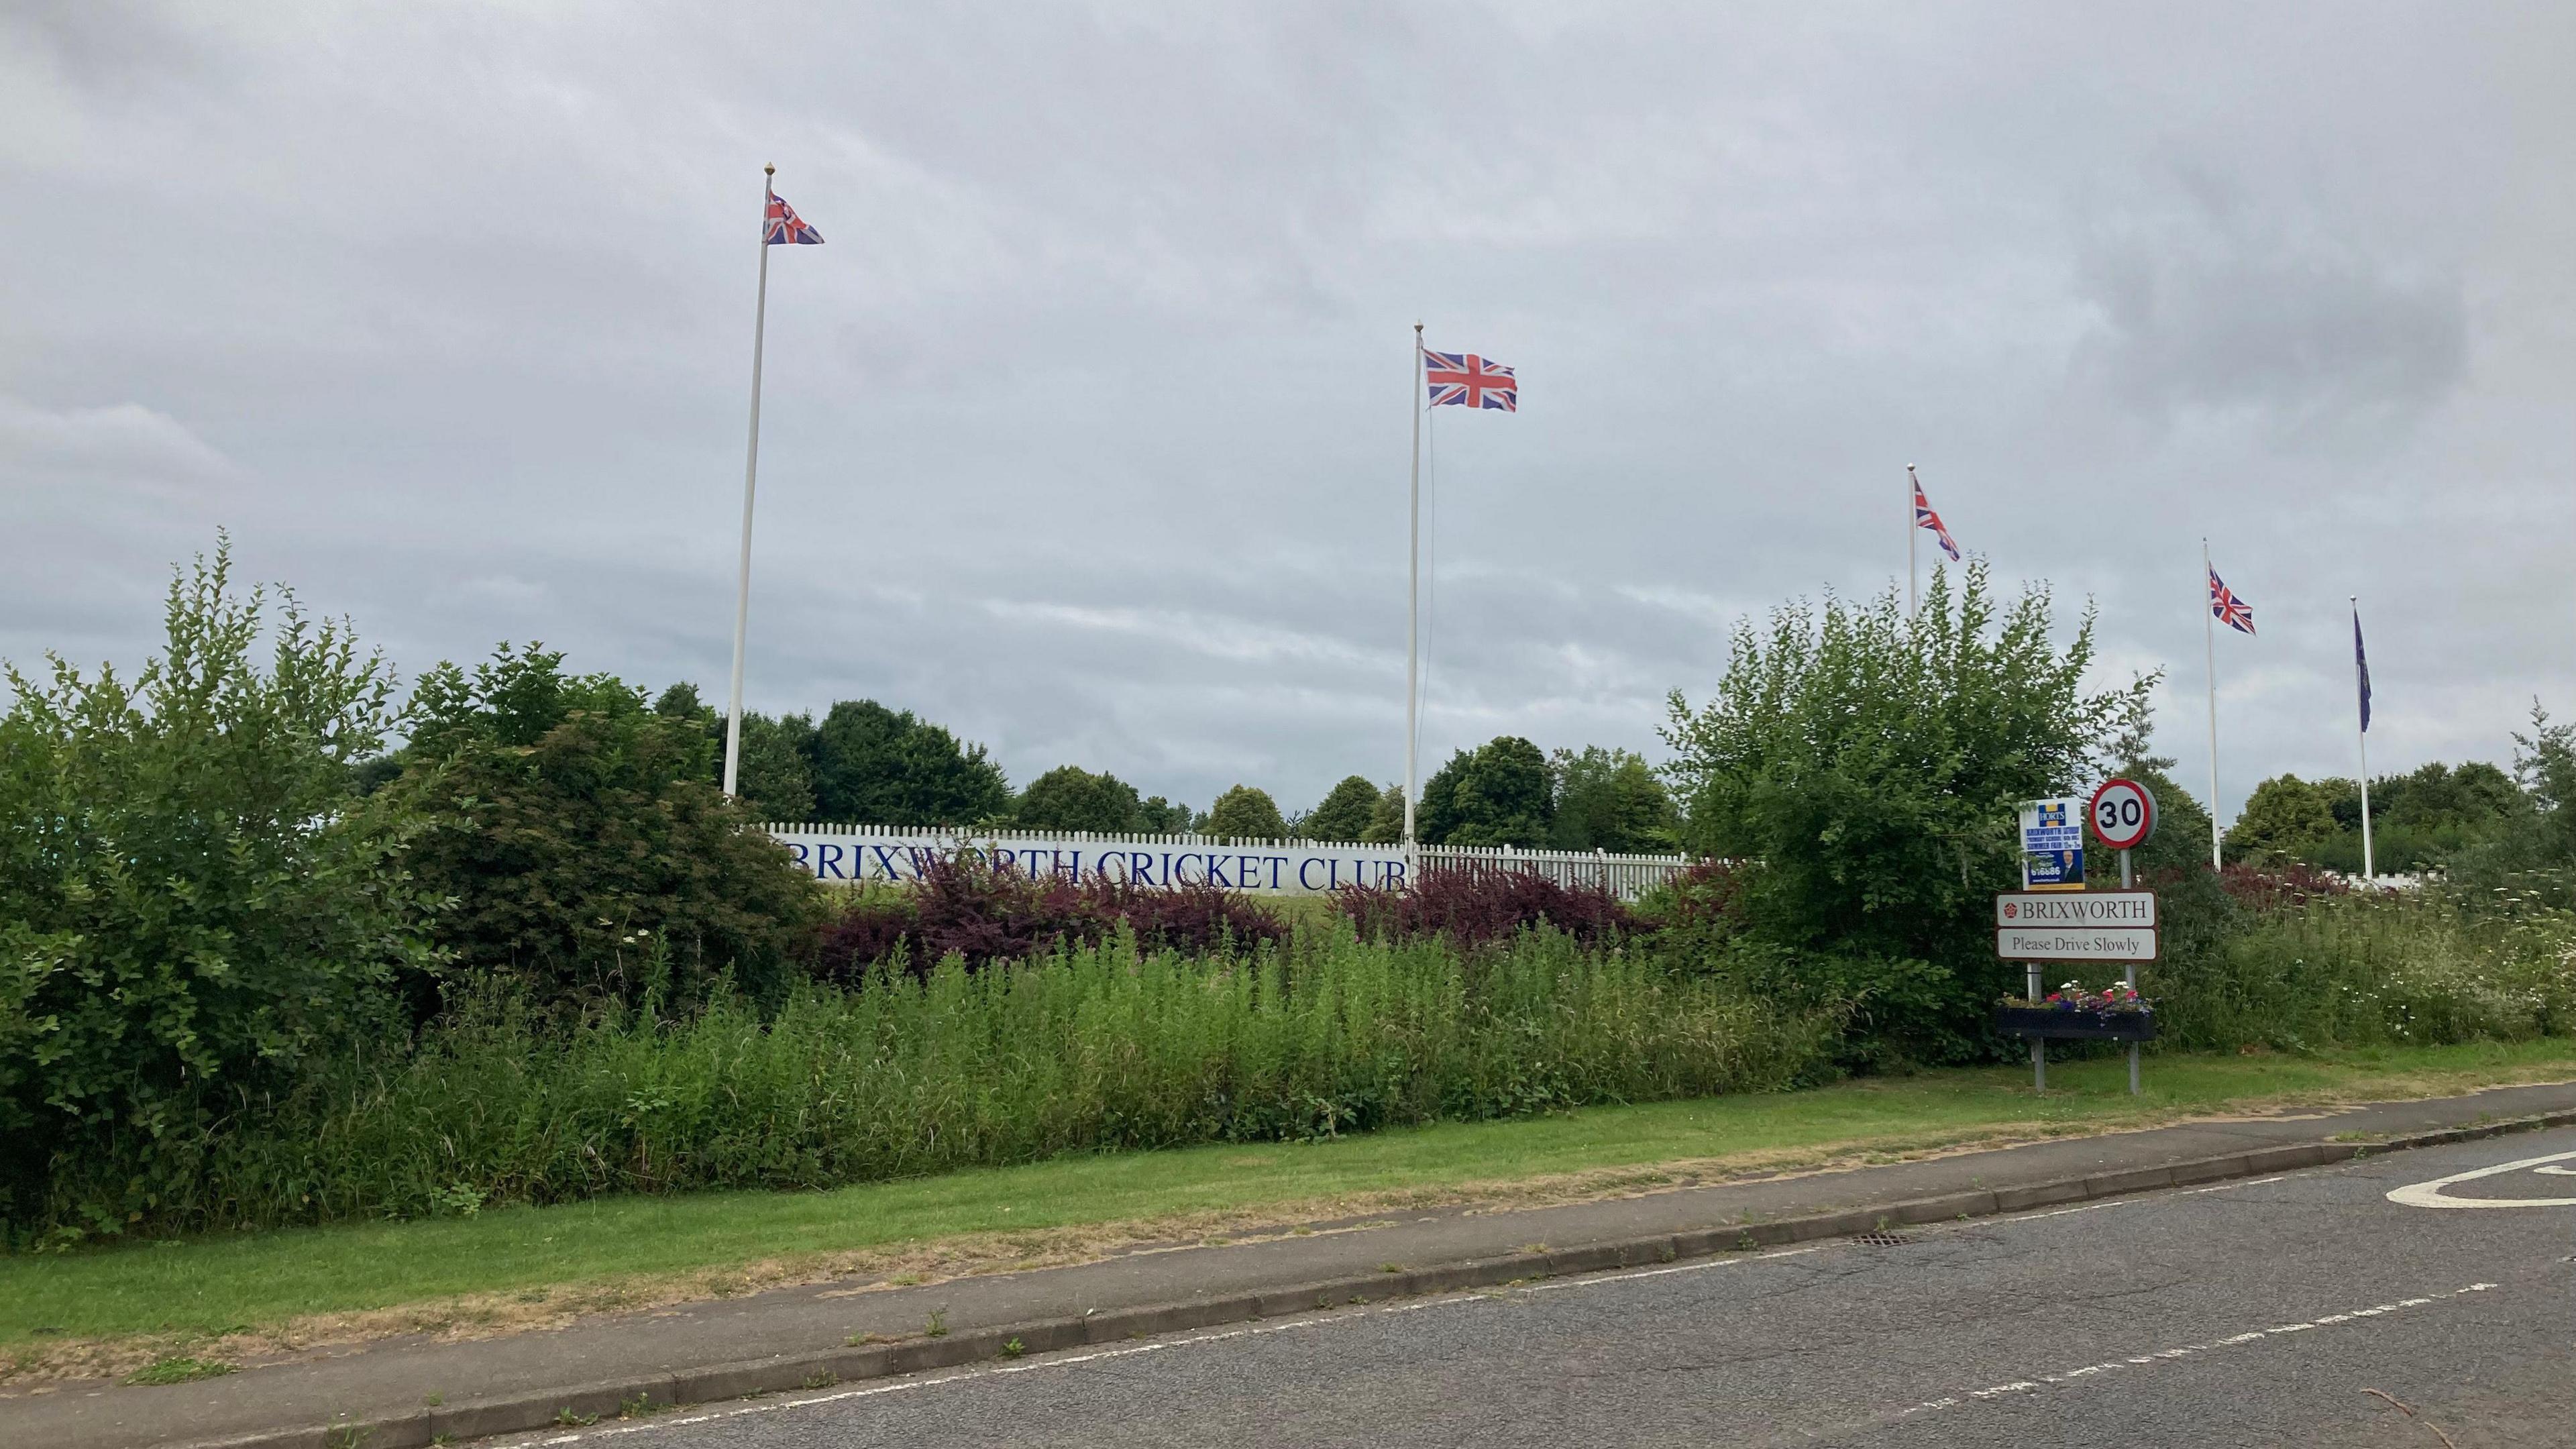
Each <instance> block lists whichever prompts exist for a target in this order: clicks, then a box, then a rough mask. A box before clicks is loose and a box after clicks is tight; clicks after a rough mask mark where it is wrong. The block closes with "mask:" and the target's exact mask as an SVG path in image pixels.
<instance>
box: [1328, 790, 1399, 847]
mask: <svg viewBox="0 0 2576 1449" xmlns="http://www.w3.org/2000/svg"><path fill="white" fill-rule="evenodd" d="M1377 802H1378V789H1377V786H1375V785H1372V784H1370V783H1369V778H1368V776H1366V775H1352V776H1350V777H1348V778H1347V779H1345V780H1343V781H1342V782H1341V783H1340V784H1338V785H1335V786H1334V787H1333V788H1332V789H1331V790H1329V791H1327V792H1325V795H1324V798H1323V800H1322V801H1321V803H1319V804H1317V805H1316V806H1315V808H1314V810H1313V811H1312V812H1310V813H1309V814H1308V815H1307V816H1306V822H1305V833H1306V838H1307V839H1309V840H1351V841H1356V840H1358V839H1359V838H1360V837H1362V836H1364V835H1366V834H1367V833H1368V828H1369V821H1370V819H1371V818H1372V817H1374V816H1375V815H1376V814H1377ZM1397 808H1398V810H1399V811H1401V809H1402V806H1401V804H1400V803H1399V805H1398V807H1397Z"/></svg>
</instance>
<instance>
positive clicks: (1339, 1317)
mask: <svg viewBox="0 0 2576 1449" xmlns="http://www.w3.org/2000/svg"><path fill="white" fill-rule="evenodd" d="M2566 1155H2567V1156H2570V1157H2576V1153H2568V1154H2566ZM2279 1181H2282V1179H2281V1178H2280V1177H2261V1178H2253V1179H2249V1180H2247V1181H2244V1182H2223V1183H2220V1184H2218V1185H2217V1186H2215V1187H2200V1188H2190V1189H2186V1190H2183V1191H2179V1192H2172V1193H2168V1194H2164V1195H2168V1196H2175V1197H2184V1196H2191V1195H2195V1194H2198V1193H2204V1192H2223V1191H2225V1190H2227V1189H2229V1188H2237V1187H2260V1186H2262V1185H2263V1184H2264V1183H2267V1182H2279ZM2152 1196H2153V1195H2149V1194H2141V1195H2139V1196H2137V1197H2124V1198H2118V1199H2114V1200H2112V1201H2108V1202H2097V1203H2085V1204H2082V1205H2080V1206H2077V1207H2067V1208H2053V1209H2050V1210H2048V1211H2046V1212H2037V1213H2025V1214H2022V1215H2020V1216H2017V1217H2008V1218H1992V1219H1986V1220H1985V1221H1988V1222H1993V1223H2003V1224H2008V1223H2025V1222H2035V1221H2037V1220H2039V1219H2041V1218H2053V1217H2063V1216H2065V1215H2066V1214H2068V1213H2080V1212H2091V1211H2093V1210H2094V1209H2096V1208H2115V1207H2130V1206H2134V1205H2136V1204H2138V1203H2141V1202H2146V1201H2151V1200H2152ZM1926 1226H1930V1227H1947V1226H1951V1225H1950V1224H1947V1223H1934V1224H1928V1225H1926ZM1845 1245H1846V1244H1845V1241H1844V1240H1843V1239H1839V1238H1834V1239H1827V1240H1824V1241H1821V1242H1815V1243H1810V1244H1808V1245H1806V1246H1804V1247H1797V1248H1778V1249H1774V1250H1772V1251H1771V1252H1768V1253H1748V1254H1744V1255H1742V1256H1740V1257H1728V1258H1710V1259H1706V1260H1703V1261H1701V1262H1696V1263H1677V1264H1673V1265H1671V1266H1669V1267H1661V1268H1637V1269H1630V1270H1627V1271H1624V1272H1607V1273H1587V1274H1584V1275H1582V1276H1580V1277H1573V1278H1560V1279H1555V1280H1553V1281H1547V1282H1538V1283H1523V1284H1519V1285H1516V1286H1514V1287H1513V1288H1512V1289H1511V1291H1513V1292H1515V1293H1547V1292H1553V1291H1556V1290H1558V1289H1563V1288H1587V1287H1591V1286H1594V1285H1596V1284H1604V1283H1624V1282H1629V1281H1632V1280H1635V1279H1639V1278H1662V1277H1667V1276H1670V1275H1672V1274H1675V1273H1705V1272H1708V1271H1711V1270H1713V1269H1718V1268H1733V1267H1740V1266H1742V1265H1744V1264H1747V1263H1765V1262H1769V1261H1771V1260H1773V1259H1776V1258H1798V1257H1804V1256H1806V1255H1807V1254H1809V1253H1817V1252H1822V1251H1823V1250H1825V1249H1826V1248H1830V1247H1837V1246H1845ZM2494 1286H2495V1285H2494V1284H2491V1283H2481V1284H2475V1285H2473V1286H2471V1287H2468V1288H2463V1289H2459V1290H2457V1291H2458V1292H2462V1293H2475V1292H2481V1291H2484V1290H2485V1289H2488V1288H2492V1287H2494ZM1494 1298H1495V1295H1494V1293H1493V1292H1492V1291H1491V1290H1486V1291H1482V1292H1474V1293H1452V1294H1445V1295H1443V1296H1440V1297H1437V1298H1423V1299H1414V1300H1411V1301H1409V1302H1404V1303H1378V1304H1370V1305H1367V1306H1365V1307H1362V1308H1360V1309H1358V1311H1356V1312H1352V1311H1345V1310H1342V1309H1326V1310H1319V1311H1317V1312H1315V1313H1311V1314H1308V1315H1306V1316H1304V1317H1299V1318H1293V1319H1286V1320H1282V1321H1280V1322H1277V1323H1263V1324H1255V1325H1251V1326H1248V1327H1244V1328H1230V1329H1221V1330H1218V1331H1216V1332H1213V1333H1198V1334H1192V1335H1190V1336H1188V1337H1185V1338H1170V1339H1160V1340H1156V1341H1154V1342H1150V1343H1134V1344H1125V1345H1121V1346H1120V1347H1117V1348H1105V1349H1095V1350H1093V1351H1091V1352H1089V1353H1068V1354H1051V1355H1049V1356H1047V1357H1045V1358H1041V1359H1037V1360H1034V1361H1032V1362H1029V1363H1015V1364H982V1365H977V1366H975V1367H972V1368H965V1369H959V1370H955V1371H952V1372H948V1373H941V1374H936V1375H933V1376H930V1377H926V1378H906V1379H897V1380H894V1381H892V1382H888V1383H880V1384H870V1385H868V1386H866V1387H863V1388H850V1389H840V1390H837V1391H834V1392H828V1393H825V1392H810V1393H794V1394H782V1395H779V1396H776V1397H771V1398H761V1399H757V1400H753V1401H751V1402H747V1403H738V1404H731V1405H727V1406H726V1407H724V1408H721V1409H712V1410H706V1409H702V1410H700V1411H699V1412H697V1413H693V1414H685V1415H680V1416H678V1417H667V1418H666V1417H660V1416H656V1417H654V1418H650V1419H643V1420H638V1421H636V1422H634V1423H623V1424H603V1425H599V1426H596V1427H585V1428H582V1429H579V1430H575V1431H574V1432H571V1433H568V1434H555V1435H551V1436H548V1437H546V1438H542V1439H534V1440H526V1441H522V1442H525V1443H530V1444H541V1445H562V1444H578V1443H582V1442H585V1441H588V1440H593V1439H605V1438H609V1437H612V1436H617V1435H625V1434H641V1433H645V1432H648V1431H651V1430H655V1429H678V1428H685V1427H687V1426H689V1425H692V1424H710V1423H715V1422H718V1421H721V1420H725V1419H738V1418H742V1417H744V1416H747V1415H751V1414H774V1413H778V1412H780V1411H781V1410H786V1409H805V1408H814V1407H818V1406H821V1405H824V1404H838V1403H845V1402H849V1401H851V1400H856V1399H872V1398H877V1397H880V1396H882V1395H886V1394H899V1393H908V1392H911V1391H912V1390H915V1389H935V1388H939V1387H942V1386H944V1385H948V1384H957V1383H968V1382H972V1381H974V1380H978V1379H987V1378H995V1377H999V1376H1001V1375H1004V1374H1024V1373H1032V1372H1035V1371H1037V1370H1039V1369H1057V1368H1072V1367H1075V1366H1077V1365H1080V1364H1087V1363H1098V1362H1101V1361H1103V1360H1107V1359H1118V1358H1130V1357H1134V1356H1136V1355H1138V1354H1147V1353H1161V1352H1163V1351H1164V1350H1166V1349H1174V1348H1191V1347H1195V1346H1197V1345H1199V1344H1206V1343H1222V1342H1225V1341H1227V1340H1230V1339H1238V1338H1255V1337H1259V1336H1261V1335H1264V1334H1272V1333H1286V1332H1290V1331H1292V1330H1296V1329H1302V1328H1316V1327H1324V1326H1329V1325H1334V1324H1349V1323H1359V1322H1363V1321H1365V1320H1367V1319H1369V1318H1371V1317H1378V1316H1383V1315H1387V1314H1394V1313H1418V1312H1420V1311H1422V1310H1423V1309H1426V1308H1449V1307H1456V1306H1459V1305H1462V1304H1471V1303H1490V1302H1493V1301H1494ZM2433 1301H2434V1300H2432V1299H2430V1298H2410V1299H2407V1300H2405V1302H2404V1303H2401V1304H2393V1305H2382V1306H2380V1307H2377V1308H2364V1309H2357V1310H2355V1311H2353V1312H2352V1313H2348V1314H2337V1315H2334V1316H2332V1317H2330V1318H2322V1319H2316V1320H2312V1321H2311V1322H2309V1323H2305V1324H2294V1325H2287V1326H2284V1327H2281V1328H2273V1329H2265V1330H2262V1331H2261V1332H2256V1333H2249V1334H2240V1335H2238V1336H2237V1337H2235V1338H2231V1339H2222V1340H2220V1341H2219V1343H2218V1344H2217V1345H2210V1344H2197V1345H2190V1346H2187V1347H2183V1348H2176V1349H2165V1350H2163V1351H2162V1352H2160V1353H2156V1354H2152V1355H2148V1356H2145V1357H2140V1358H2134V1359H2128V1360H2125V1362H2128V1363H2147V1362H2150V1361H2152V1360H2153V1359H2156V1358H2179V1357H2182V1356H2184V1355H2187V1354H2192V1353H2198V1352H2202V1351H2204V1350H2206V1349H2207V1348H2210V1347H2213V1346H2227V1345H2232V1344H2237V1343H2250V1342H2253V1341H2255V1340H2257V1339H2260V1338H2262V1337H2264V1336H2265V1335H2266V1334H2273V1333H2291V1332H2296V1331H2298V1330H2299V1329H2301V1328H2311V1327H2316V1326H2318V1325H2320V1324H2327V1323H2341V1322H2344V1321H2347V1320H2349V1319H2353V1318H2363V1317H2369V1316H2372V1315H2375V1314H2380V1313H2386V1312H2389V1311H2390V1310H2391V1309H2392V1308H2394V1307H2413V1306H2415V1305H2418V1304H2423V1303H2430V1302H2433ZM2113 1366H2114V1365H2108V1364H2104V1365H2095V1366H2093V1367H2090V1368H2084V1369H2078V1370H2070V1371H2069V1375H2083V1374H2093V1373H2099V1372H2101V1371H2102V1370H2103V1369H2104V1368H2108V1367H2113ZM2069 1375H2059V1376H2057V1377H2055V1378H2043V1379H2040V1380H2035V1381H2033V1382H2031V1383H2029V1384H2027V1385H2025V1386H2024V1387H2027V1388H2033V1389H2036V1388H2040V1387H2044V1386H2046V1385H2047V1384H2050V1383H2055V1382H2058V1381H2059V1379H2062V1378H2064V1377H2067V1376H2069ZM1996 1392H1999V1390H1993V1389H1981V1390H1977V1391H1976V1392H1975V1393H1974V1394H1973V1395H1972V1397H1977V1398H1985V1397H1991V1396H1992V1395H1993V1394H1994V1393H1996ZM1960 1402H1963V1401H1962V1400H1959V1399H1956V1398H1949V1399H1939V1400H1935V1401H1933V1402H1931V1403H1928V1404H1922V1405H1918V1406H1916V1407H1914V1408H1910V1409H1906V1410H1902V1411H1901V1412H1900V1414H1899V1417H1902V1416H1903V1415H1904V1414H1915V1413H1920V1412H1922V1411H1923V1410H1925V1409H1930V1408H1941V1407H1946V1406H1948V1405H1951V1404H1956V1403H1960Z"/></svg>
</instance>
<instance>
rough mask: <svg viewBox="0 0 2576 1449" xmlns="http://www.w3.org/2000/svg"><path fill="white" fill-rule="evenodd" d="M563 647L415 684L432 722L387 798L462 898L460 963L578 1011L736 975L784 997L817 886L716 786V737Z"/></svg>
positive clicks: (684, 992) (452, 893) (450, 929)
mask: <svg viewBox="0 0 2576 1449" xmlns="http://www.w3.org/2000/svg"><path fill="white" fill-rule="evenodd" d="M562 659H563V656H562V655H561V654H560V653H557V652H554V651H551V650H546V649H543V648H542V647H540V646H538V645H535V644H530V645H528V646H526V647H524V648H522V649H517V650H513V649H511V648H509V647H507V646H504V647H503V648H501V649H500V650H498V651H497V652H496V653H495V654H494V656H493V658H492V661H491V662H489V663H486V664H482V665H478V666H477V667H476V668H475V671H474V673H473V674H472V675H471V676H468V675H467V674H465V673H464V672H463V671H462V670H459V669H457V668H456V667H455V666H454V665H451V664H441V665H440V666H439V667H438V668H437V669H436V670H433V671H432V672H431V674H430V675H429V676H427V677H425V678H424V680H423V688H422V690H421V691H420V694H419V695H416V696H415V699H416V708H417V709H418V710H419V711H420V712H421V718H422V720H423V724H424V726H425V728H424V729H422V730H421V731H419V732H416V733H415V735H414V738H413V742H412V744H411V746H410V747H409V748H408V749H406V750H405V751H404V770H403V776H402V778H401V779H400V780H399V781H397V782H396V783H395V784H394V785H393V786H391V787H389V788H388V790H387V791H386V792H385V793H386V794H387V795H389V796H392V797H394V798H396V799H397V800H398V801H399V802H401V803H402V804H404V805H405V806H406V807H408V808H409V809H411V810H412V811H414V812H415V813H416V814H417V815H418V816H419V817H420V818H421V819H423V820H424V821H426V822H428V826H429V828H428V829H427V830H426V831H424V832H423V833H422V834H421V835H420V837H419V838H418V839H416V840H415V841H414V842H413V843H412V844H411V847H410V849H409V850H408V851H407V853H406V855H405V858H404V859H405V864H406V865H407V866H408V867H409V869H410V871H411V873H412V875H413V877H414V878H415V879H416V880H417V881H418V882H419V883H420V884H421V886H422V887H423V888H425V889H427V890H430V891H433V892H435V893H437V894H438V895H440V896H443V897H446V898H447V899H448V901H449V902H450V905H449V906H448V908H447V909H446V910H445V911H444V912H442V914H441V916H440V919H439V938H440V941H441V943H442V944H443V945H444V946H446V947H447V948H448V949H449V950H450V951H451V952H452V953H453V956H454V958H455V964H456V969H459V970H461V971H464V972H467V973H470V974H474V975H484V976H506V977H511V978H514V979H516V980H518V981H519V982H521V983H522V984H523V985H524V986H525V987H526V988H527V989H528V990H529V991H530V992H531V993H532V994H533V995H534V996H535V998H536V999H537V1000H538V1001H539V1002H540V1004H545V1005H553V1006H558V1007H565V1008H569V1007H571V1006H573V1005H577V1004H579V1003H581V1002H583V1001H585V1000H588V999H590V998H594V997H603V996H605V997H622V998H626V999H630V1000H631V999H636V998H639V997H641V996H643V995H645V994H646V993H648V992H651V991H655V990H659V991H662V992H663V993H665V995H666V998H667V999H672V1000H691V999H696V998H699V997H702V996H703V995H705V994H706V993H707V992H708V991H709V990H710V989H712V988H713V987H714V985H715V983H716V982H717V980H718V979H719V978H721V977H724V976H727V975H730V976H731V977H732V978H733V979H734V980H735V981H736V982H737V983H739V984H740V985H741V986H742V987H744V988H745V989H746V990H749V991H751V992H753V993H754V994H755V995H761V996H769V995H774V994H775V993H776V992H777V991H778V990H780V989H782V988H783V987H784V985H785V983H786V981H787V980H788V979H789V976H790V974H791V964H792V963H791V955H792V953H793V951H794V949H795V947H796V946H797V944H798V943H799V941H800V939H801V937H802V936H803V933H804V932H806V931H807V930H808V929H810V928H811V927H812V926H813V925H814V924H815V923H816V918H817V912H818V911H819V909H820V907H821V899H820V896H819V894H818V889H817V887H816V886H815V884H814V882H813V880H812V878H811V877H809V876H808V875H806V873H805V872H804V871H803V869H801V868H800V867H798V866H797V864H796V863H795V861H794V859H793V858H792V857H791V856H789V855H788V853H787V851H786V849H785V848H784V847H782V846H780V845H779V844H778V843H777V842H775V841H773V840H771V839H770V838H769V837H767V836H765V835H763V834H761V833H759V832H758V831H755V830H751V829H749V828H748V827H749V826H750V825H751V824H753V823H754V820H753V818H752V811H751V810H750V808H749V807H748V806H746V805H744V804H742V803H740V802H736V801H729V800H727V799H725V798H724V796H723V794H722V793H721V792H720V791H719V790H718V789H717V788H716V786H715V785H714V784H713V783H712V782H710V781H709V779H708V778H707V765H708V758H709V754H710V752H711V750H712V749H713V742H712V741H710V740H709V739H707V738H706V736H705V734H704V732H703V731H702V730H700V729H698V728H696V727H695V725H694V724H693V723H692V722H691V721H690V720H688V719H686V718H685V717H674V716H672V715H664V714H658V713H655V712H653V711H651V710H647V709H646V708H645V707H644V704H643V696H642V694H641V693H640V692H639V691H636V690H633V689H629V688H627V687H626V686H624V685H622V684H619V683H618V682H617V681H616V680H615V679H614V678H613V677H611V676H606V675H587V676H569V675H565V674H564V673H563V672H562ZM421 695H425V696H426V699H425V700H423V699H421Z"/></svg>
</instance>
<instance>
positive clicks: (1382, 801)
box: [1360, 785, 1404, 845]
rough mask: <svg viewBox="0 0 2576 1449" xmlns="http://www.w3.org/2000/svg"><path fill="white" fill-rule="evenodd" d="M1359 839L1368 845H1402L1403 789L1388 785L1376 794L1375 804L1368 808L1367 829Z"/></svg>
mask: <svg viewBox="0 0 2576 1449" xmlns="http://www.w3.org/2000/svg"><path fill="white" fill-rule="evenodd" d="M1360 839H1361V841H1363V842H1364V843H1366V844H1369V845H1401V844H1403V843H1404V787H1403V786H1402V785H1389V786H1387V787H1386V788H1385V789H1384V790H1382V791H1380V792H1379V793H1378V797H1377V803H1376V804H1375V805H1372V806H1370V807H1369V821H1368V828H1367V829H1365V830H1363V831H1361V832H1360Z"/></svg>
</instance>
